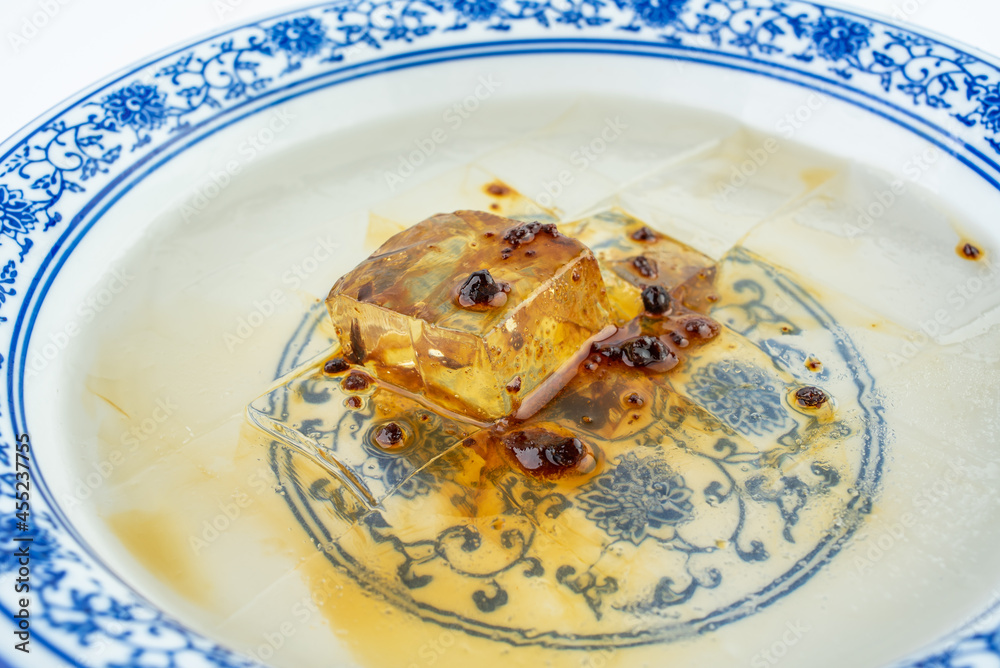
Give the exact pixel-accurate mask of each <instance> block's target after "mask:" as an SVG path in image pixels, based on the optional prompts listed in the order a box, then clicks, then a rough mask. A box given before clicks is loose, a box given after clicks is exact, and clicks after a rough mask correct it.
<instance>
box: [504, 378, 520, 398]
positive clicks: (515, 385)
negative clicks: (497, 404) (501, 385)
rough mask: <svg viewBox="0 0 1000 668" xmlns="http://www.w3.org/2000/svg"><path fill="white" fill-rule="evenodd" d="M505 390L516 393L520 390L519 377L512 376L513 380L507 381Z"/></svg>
mask: <svg viewBox="0 0 1000 668" xmlns="http://www.w3.org/2000/svg"><path fill="white" fill-rule="evenodd" d="M507 391H508V392H510V393H511V394H517V393H518V392H520V391H521V377H520V376H514V380H512V381H510V382H509V383H507Z"/></svg>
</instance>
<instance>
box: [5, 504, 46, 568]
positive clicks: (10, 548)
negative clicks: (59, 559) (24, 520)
mask: <svg viewBox="0 0 1000 668" xmlns="http://www.w3.org/2000/svg"><path fill="white" fill-rule="evenodd" d="M18 522H19V520H18V519H17V517H15V516H14V515H6V516H4V517H2V518H0V545H3V546H4V550H3V554H0V573H9V572H11V571H16V570H17V569H18V568H19V567H20V566H21V563H20V562H19V557H18V556H17V551H18V550H19V549H20V548H21V547H22V546H26V547H27V550H28V554H29V556H30V559H31V564H32V565H33V566H38V565H39V564H42V563H44V562H46V561H49V560H50V559H51V558H52V557H53V556H55V554H56V553H57V552H58V551H59V543H57V542H56V540H55V539H54V538H53V536H52V534H50V533H49V532H48V531H45V530H44V529H34V530H33V531H31V532H30V533H26V532H22V531H21V530H20V529H18V528H17V525H18ZM28 537H30V538H32V540H30V541H15V540H14V539H15V538H28Z"/></svg>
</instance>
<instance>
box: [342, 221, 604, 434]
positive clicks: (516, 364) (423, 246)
mask: <svg viewBox="0 0 1000 668" xmlns="http://www.w3.org/2000/svg"><path fill="white" fill-rule="evenodd" d="M327 308H328V309H329V313H330V317H331V318H332V319H333V323H334V326H335V327H336V332H337V336H338V338H339V339H340V344H341V346H342V348H343V354H344V356H345V357H346V358H348V359H349V360H350V361H352V362H354V363H355V364H358V365H363V366H364V367H366V368H367V369H369V370H370V371H371V373H372V374H373V375H374V376H375V377H376V378H378V379H379V380H381V381H383V382H385V383H388V384H390V385H393V386H396V387H398V388H401V389H403V390H406V391H409V392H413V393H415V394H419V395H420V396H422V397H423V398H424V399H426V400H427V401H428V402H430V403H432V404H434V405H435V406H438V407H441V408H444V409H447V410H451V411H454V412H456V413H458V414H460V415H464V416H467V417H470V418H473V419H475V420H480V421H492V420H496V419H498V418H500V417H503V416H505V415H509V414H511V413H512V412H514V411H516V409H517V408H518V407H519V406H520V405H521V403H522V401H524V400H525V398H526V397H529V396H530V395H531V394H532V393H533V392H535V391H537V390H539V388H540V387H541V386H542V385H543V383H545V381H546V380H547V379H549V378H550V377H553V375H554V374H556V373H557V372H558V371H559V370H560V369H565V368H571V367H575V364H576V362H578V361H579V359H580V357H581V355H583V354H586V352H587V349H588V348H589V345H590V342H592V341H594V340H597V339H600V338H603V337H605V336H607V335H608V334H609V333H610V332H611V331H613V328H610V327H609V325H610V322H611V320H610V316H609V307H608V302H607V298H606V296H605V290H604V284H603V281H602V279H601V270H600V267H599V266H598V264H597V260H596V259H595V257H594V254H593V253H592V252H591V251H590V250H589V249H588V248H587V247H586V246H585V245H583V244H582V243H580V242H579V241H577V240H576V239H573V238H570V237H568V236H565V235H564V234H562V233H560V232H559V231H558V230H557V229H556V227H555V226H554V225H552V224H541V223H533V222H529V223H521V222H518V221H514V220H510V219H507V218H501V217H500V216H494V215H491V214H488V213H481V212H475V211H457V212H455V213H450V214H441V215H438V216H434V217H433V218H430V219H428V220H425V221H423V222H421V223H419V224H417V225H414V226H413V227H411V228H409V229H407V230H404V231H403V232H400V233H399V234H397V235H395V236H394V237H392V238H391V239H390V240H389V241H387V242H386V243H385V244H384V245H382V247H381V248H379V249H378V250H377V251H376V252H375V253H374V254H373V255H372V256H371V257H369V258H368V259H367V260H365V261H364V262H362V263H361V264H360V265H358V266H357V267H356V268H355V269H354V270H352V271H351V272H349V273H348V274H347V275H345V276H344V277H343V278H341V279H340V280H339V281H337V283H336V285H334V287H333V290H332V291H331V292H330V296H329V297H328V298H327Z"/></svg>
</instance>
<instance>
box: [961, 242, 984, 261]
mask: <svg viewBox="0 0 1000 668" xmlns="http://www.w3.org/2000/svg"><path fill="white" fill-rule="evenodd" d="M961 252H962V256H963V257H965V258H967V259H969V260H978V259H979V256H980V255H982V254H983V252H982V251H981V250H979V249H978V248H976V247H975V246H973V245H972V244H965V245H964V246H962V251H961Z"/></svg>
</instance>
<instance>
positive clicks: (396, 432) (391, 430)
mask: <svg viewBox="0 0 1000 668" xmlns="http://www.w3.org/2000/svg"><path fill="white" fill-rule="evenodd" d="M374 438H375V442H376V443H378V445H379V446H381V447H383V448H387V449H391V448H398V447H400V446H402V445H405V441H406V432H404V431H403V428H402V427H400V426H399V425H398V424H396V423H395V422H387V423H385V424H384V425H382V426H381V427H378V428H377V429H376V430H375V436H374Z"/></svg>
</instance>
